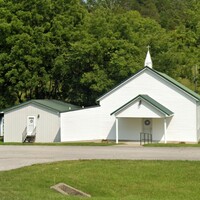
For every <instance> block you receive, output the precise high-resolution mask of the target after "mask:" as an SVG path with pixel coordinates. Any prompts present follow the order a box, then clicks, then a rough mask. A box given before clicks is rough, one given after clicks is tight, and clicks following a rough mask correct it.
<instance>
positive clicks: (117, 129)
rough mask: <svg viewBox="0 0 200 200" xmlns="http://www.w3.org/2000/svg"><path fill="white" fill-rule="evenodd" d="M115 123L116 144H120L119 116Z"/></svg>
mask: <svg viewBox="0 0 200 200" xmlns="http://www.w3.org/2000/svg"><path fill="white" fill-rule="evenodd" d="M115 124H116V144H118V142H119V139H118V138H119V128H118V118H116V120H115Z"/></svg>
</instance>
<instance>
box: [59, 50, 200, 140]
mask: <svg viewBox="0 0 200 200" xmlns="http://www.w3.org/2000/svg"><path fill="white" fill-rule="evenodd" d="M97 101H98V103H99V106H96V107H91V108H86V109H82V110H75V111H72V112H63V113H61V141H62V142H65V141H80V140H99V139H100V140H101V139H107V140H114V141H116V143H118V141H120V140H125V141H140V139H141V136H142V137H144V135H145V134H146V135H147V137H150V139H152V140H153V141H154V142H163V143H170V142H189V143H190V142H191V143H197V142H198V141H199V140H200V96H199V95H198V94H196V93H195V92H193V91H192V90H190V89H188V88H187V87H185V86H183V85H182V84H180V83H179V82H177V81H176V80H174V79H172V78H171V77H169V76H167V75H166V74H163V73H160V72H158V71H156V70H154V69H153V68H152V61H151V56H150V53H149V51H148V52H147V56H146V60H145V67H144V68H143V69H142V70H140V71H138V72H137V73H136V74H134V75H133V76H132V77H130V78H129V79H127V80H125V81H124V82H123V83H121V84H120V85H118V86H116V87H115V88H114V89H112V90H111V91H109V92H108V93H106V94H104V95H103V96H102V97H100V98H99V99H98V100H97Z"/></svg>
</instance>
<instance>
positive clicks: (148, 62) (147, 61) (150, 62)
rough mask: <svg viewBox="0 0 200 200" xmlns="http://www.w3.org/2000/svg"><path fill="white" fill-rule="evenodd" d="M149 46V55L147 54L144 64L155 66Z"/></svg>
mask: <svg viewBox="0 0 200 200" xmlns="http://www.w3.org/2000/svg"><path fill="white" fill-rule="evenodd" d="M147 48H148V51H147V55H146V58H145V61H144V66H145V67H150V68H153V62H152V60H151V55H150V51H149V48H150V46H147Z"/></svg>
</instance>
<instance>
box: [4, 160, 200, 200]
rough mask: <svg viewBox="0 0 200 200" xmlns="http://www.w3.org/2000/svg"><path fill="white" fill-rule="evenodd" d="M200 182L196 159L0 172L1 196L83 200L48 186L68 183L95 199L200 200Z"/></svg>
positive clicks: (73, 163)
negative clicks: (65, 194)
mask: <svg viewBox="0 0 200 200" xmlns="http://www.w3.org/2000/svg"><path fill="white" fill-rule="evenodd" d="M199 180H200V162H198V161H196V162H195V161H127V160H92V161H89V160H80V161H64V162H57V163H52V164H42V165H33V166H30V167H24V168H20V169H17V170H11V171H5V172H0V199H1V200H40V199H41V200H64V199H80V198H77V197H70V196H63V195H62V194H59V193H57V192H55V191H53V190H51V189H50V186H52V185H54V184H56V183H59V182H64V183H66V184H69V185H71V186H73V187H76V188H78V189H80V190H82V191H84V192H86V193H89V194H91V195H92V198H91V199H92V200H121V199H125V200H163V199H164V200H178V199H180V200H188V199H191V200H197V199H198V200H199V191H200V181H199Z"/></svg>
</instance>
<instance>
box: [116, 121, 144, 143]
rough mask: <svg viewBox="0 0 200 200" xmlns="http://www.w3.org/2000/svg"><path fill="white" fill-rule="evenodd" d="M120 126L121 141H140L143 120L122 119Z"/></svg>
mask: <svg viewBox="0 0 200 200" xmlns="http://www.w3.org/2000/svg"><path fill="white" fill-rule="evenodd" d="M118 125H119V140H137V141H139V140H140V133H141V132H142V119H137V118H120V119H119V124H118ZM113 139H114V138H113Z"/></svg>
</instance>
